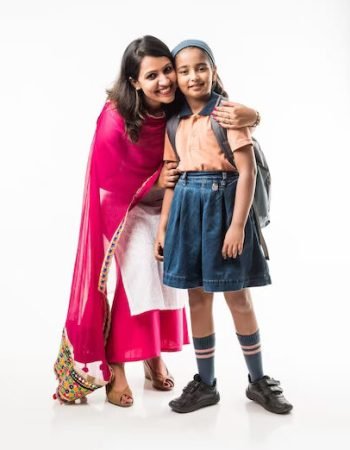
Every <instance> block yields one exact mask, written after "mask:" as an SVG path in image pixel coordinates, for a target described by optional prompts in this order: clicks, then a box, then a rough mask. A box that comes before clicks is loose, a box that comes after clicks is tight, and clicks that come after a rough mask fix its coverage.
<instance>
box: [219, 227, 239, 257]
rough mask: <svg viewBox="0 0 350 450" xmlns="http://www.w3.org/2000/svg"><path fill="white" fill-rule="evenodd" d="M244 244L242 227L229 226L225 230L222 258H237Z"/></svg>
mask: <svg viewBox="0 0 350 450" xmlns="http://www.w3.org/2000/svg"><path fill="white" fill-rule="evenodd" d="M243 244H244V227H241V226H238V225H231V226H230V228H229V229H228V230H227V232H226V235H225V239H224V244H223V246H222V250H221V253H222V257H223V258H224V259H227V258H237V256H238V255H241V254H242V251H243Z"/></svg>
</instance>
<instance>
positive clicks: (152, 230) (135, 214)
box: [116, 191, 187, 316]
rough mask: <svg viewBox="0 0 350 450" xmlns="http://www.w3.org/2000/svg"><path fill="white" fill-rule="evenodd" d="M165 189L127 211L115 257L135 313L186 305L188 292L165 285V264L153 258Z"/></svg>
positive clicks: (130, 305) (151, 194)
mask: <svg viewBox="0 0 350 450" xmlns="http://www.w3.org/2000/svg"><path fill="white" fill-rule="evenodd" d="M162 196H163V194H162V192H160V191H155V192H153V191H152V192H151V193H150V194H148V195H147V196H146V197H145V198H144V199H143V201H142V202H140V203H138V204H137V205H136V206H135V207H134V208H132V210H131V211H129V213H128V217H127V221H126V224H125V228H124V230H123V233H122V236H121V238H120V240H119V242H118V247H117V251H116V257H117V260H118V264H119V267H120V271H121V276H122V279H123V284H124V288H125V292H126V295H127V298H128V302H129V307H130V313H131V315H132V316H134V315H137V314H141V313H143V312H146V311H151V310H154V309H159V310H164V309H179V308H183V307H184V306H185V302H186V300H187V292H186V291H185V290H179V289H174V288H171V287H168V286H164V285H163V282H162V280H163V263H161V262H158V261H157V260H156V259H155V257H154V251H153V247H154V242H155V239H156V234H157V229H158V224H159V218H160V211H161V205H162Z"/></svg>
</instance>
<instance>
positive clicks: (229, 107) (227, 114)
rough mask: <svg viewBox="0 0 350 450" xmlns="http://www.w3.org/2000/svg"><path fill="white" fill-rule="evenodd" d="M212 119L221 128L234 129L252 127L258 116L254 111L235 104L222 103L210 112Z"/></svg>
mask: <svg viewBox="0 0 350 450" xmlns="http://www.w3.org/2000/svg"><path fill="white" fill-rule="evenodd" d="M212 116H213V117H214V119H215V120H216V121H217V122H218V123H219V124H220V125H221V126H222V127H223V128H228V129H232V130H234V129H236V128H243V127H252V126H254V124H255V122H256V120H257V118H258V115H257V112H256V111H255V110H254V109H251V108H248V107H247V106H244V105H241V104H239V103H235V102H228V101H222V102H221V103H220V106H217V107H216V108H215V109H214V111H213V112H212Z"/></svg>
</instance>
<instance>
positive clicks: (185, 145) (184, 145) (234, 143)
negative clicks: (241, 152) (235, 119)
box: [164, 114, 253, 172]
mask: <svg viewBox="0 0 350 450" xmlns="http://www.w3.org/2000/svg"><path fill="white" fill-rule="evenodd" d="M227 139H228V142H229V144H230V147H231V149H232V151H233V152H234V151H235V150H237V149H238V148H241V147H244V146H245V145H249V144H252V143H253V142H252V138H251V135H250V131H249V128H240V129H237V130H227ZM175 142H176V151H177V154H176V152H175V151H174V149H173V147H172V145H171V143H170V141H169V137H168V135H167V133H166V136H165V148H164V161H178V162H179V165H178V169H179V170H180V171H182V172H184V171H190V170H193V171H203V170H214V171H216V170H217V171H221V170H224V171H235V168H234V167H233V166H232V165H231V164H230V162H229V161H228V160H227V159H226V158H225V155H224V153H223V152H222V151H221V149H220V146H219V143H218V141H217V139H216V137H215V134H214V132H213V130H212V127H211V123H210V116H208V115H200V114H192V115H190V116H187V117H184V118H182V119H181V120H180V123H179V126H178V129H177V133H176V138H175Z"/></svg>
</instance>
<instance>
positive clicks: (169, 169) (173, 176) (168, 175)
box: [155, 162, 180, 189]
mask: <svg viewBox="0 0 350 450" xmlns="http://www.w3.org/2000/svg"><path fill="white" fill-rule="evenodd" d="M177 166H178V163H177V162H165V163H164V165H163V168H162V170H161V172H160V175H159V178H158V180H157V182H156V184H155V185H156V187H157V188H159V189H165V188H173V187H175V184H176V182H177V180H178V178H179V175H180V172H179V171H178V170H177Z"/></svg>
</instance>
